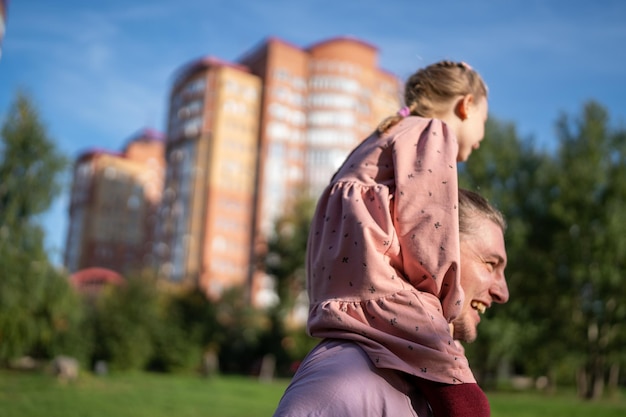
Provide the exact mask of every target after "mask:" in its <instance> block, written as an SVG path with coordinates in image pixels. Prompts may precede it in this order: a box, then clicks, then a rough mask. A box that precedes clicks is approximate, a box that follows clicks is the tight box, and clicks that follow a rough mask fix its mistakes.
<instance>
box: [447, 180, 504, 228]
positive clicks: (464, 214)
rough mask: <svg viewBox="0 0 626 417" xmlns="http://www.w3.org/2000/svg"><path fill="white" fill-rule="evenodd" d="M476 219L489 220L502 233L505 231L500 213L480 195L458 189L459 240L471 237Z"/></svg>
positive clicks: (502, 216)
mask: <svg viewBox="0 0 626 417" xmlns="http://www.w3.org/2000/svg"><path fill="white" fill-rule="evenodd" d="M476 218H483V219H487V220H491V221H492V222H494V223H495V224H497V225H498V226H499V227H500V229H502V233H504V232H505V231H506V227H507V224H506V219H505V218H504V215H503V214H502V212H500V211H499V210H498V209H496V208H495V207H494V206H492V205H491V204H490V203H489V201H487V199H486V198H484V197H483V196H481V195H480V194H477V193H475V192H473V191H469V190H466V189H463V188H459V233H460V235H461V240H463V236H472V235H474V234H475V233H476V230H475V227H476V226H477V224H476Z"/></svg>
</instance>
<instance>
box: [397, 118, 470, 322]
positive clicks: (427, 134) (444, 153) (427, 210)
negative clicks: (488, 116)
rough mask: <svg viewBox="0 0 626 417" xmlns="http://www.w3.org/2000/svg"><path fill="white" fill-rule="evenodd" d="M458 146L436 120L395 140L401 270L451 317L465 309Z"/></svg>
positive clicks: (442, 124)
mask: <svg viewBox="0 0 626 417" xmlns="http://www.w3.org/2000/svg"><path fill="white" fill-rule="evenodd" d="M457 153H458V144H457V141H456V137H455V136H454V134H452V133H451V132H449V131H448V129H447V126H446V125H445V124H444V123H443V122H441V121H439V120H437V119H432V120H431V121H430V122H429V123H427V124H426V125H417V126H416V127H415V128H413V129H408V130H406V131H404V132H402V134H400V135H399V136H398V137H397V138H396V140H395V143H394V155H393V158H394V161H395V164H394V165H395V170H396V172H395V178H396V188H395V190H394V203H393V206H392V207H393V216H394V222H395V227H396V231H397V235H398V239H399V243H400V247H401V248H402V253H401V257H400V262H401V265H399V269H400V270H401V271H402V272H403V273H404V275H405V278H406V279H407V280H408V281H409V282H410V283H411V284H412V285H413V286H414V287H415V288H416V289H418V290H419V291H422V292H425V293H430V294H433V295H434V296H436V297H437V298H438V299H439V300H440V302H441V305H442V308H443V311H442V314H443V315H444V317H445V318H446V319H447V320H448V321H450V320H452V319H453V318H454V317H456V316H457V315H458V313H459V312H460V309H461V304H462V299H463V290H462V289H461V286H460V279H459V273H458V272H459V271H458V269H459V258H460V252H459V251H460V250H459V245H460V244H459V220H458V179H457V175H458V174H457V162H456V158H457Z"/></svg>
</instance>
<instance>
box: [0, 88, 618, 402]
mask: <svg viewBox="0 0 626 417" xmlns="http://www.w3.org/2000/svg"><path fill="white" fill-rule="evenodd" d="M556 127H557V138H556V141H555V143H556V146H555V148H554V149H547V150H541V149H538V148H537V147H536V146H535V144H534V143H533V142H532V138H525V139H520V138H519V136H518V134H517V132H516V130H515V126H514V124H511V123H502V122H498V121H493V120H490V121H489V122H488V125H487V133H486V138H485V140H484V141H483V143H482V145H481V149H480V150H478V151H476V152H475V153H474V154H473V155H472V158H470V160H469V161H468V162H467V163H465V164H463V165H462V166H461V168H460V172H461V181H460V183H461V186H463V187H465V188H469V189H472V190H475V191H478V192H479V193H481V194H482V195H484V196H485V197H487V198H488V199H489V200H490V201H491V202H492V203H494V204H495V205H496V206H497V207H498V208H499V209H500V210H502V211H503V212H504V214H505V215H506V217H507V220H508V230H507V232H506V243H507V252H508V257H509V264H508V267H507V271H506V273H507V279H508V283H509V289H510V294H511V297H510V301H509V302H508V304H505V305H503V306H499V305H498V306H494V308H492V309H490V310H488V312H487V314H486V316H487V317H486V320H483V322H482V323H481V325H480V329H479V333H480V336H479V338H478V339H477V341H476V342H475V343H473V344H469V345H467V346H466V349H467V354H468V356H469V358H470V363H471V364H472V367H473V369H474V370H475V372H476V374H477V377H478V378H479V380H480V381H481V383H482V384H484V385H486V386H491V387H496V386H497V383H498V382H499V381H500V380H501V379H502V378H501V377H503V376H510V375H515V374H520V375H525V376H530V377H532V378H538V377H542V376H545V377H547V381H549V384H550V385H549V386H550V387H552V388H556V387H557V386H558V385H576V386H577V387H578V391H579V394H580V396H581V397H585V398H597V397H598V396H600V395H602V394H603V392H604V389H605V388H606V387H609V388H610V389H615V388H616V387H617V386H618V384H619V383H620V382H623V381H624V378H623V377H622V376H620V370H621V369H623V368H624V365H626V351H625V350H624V349H623V346H625V345H626V329H625V328H624V326H626V324H624V323H626V285H624V279H623V277H622V271H623V270H624V264H625V263H626V211H624V210H623V207H625V206H626V130H625V129H624V128H623V127H614V126H612V125H611V123H610V120H609V115H608V113H607V111H606V110H605V109H604V108H603V107H602V106H601V105H600V104H598V103H595V102H588V103H586V104H585V105H584V106H583V107H582V111H581V113H580V115H577V116H575V117H574V118H572V117H570V116H567V115H562V116H561V117H560V118H559V120H558V122H557V124H556ZM1 139H2V142H1V143H0V265H2V270H1V271H0V364H2V365H4V366H8V365H10V363H11V361H12V360H14V359H15V358H18V357H20V356H24V355H30V356H32V357H35V358H38V359H51V358H53V357H54V356H55V355H59V354H65V355H72V356H75V357H76V358H78V359H80V360H81V361H82V362H83V364H84V366H89V367H91V366H93V365H94V363H95V362H97V361H105V362H106V363H107V364H108V365H109V367H110V368H111V369H119V370H127V369H144V370H146V369H147V370H154V371H162V372H174V371H183V370H203V369H204V370H205V371H207V368H206V366H207V363H206V361H207V357H213V358H215V359H217V361H216V362H217V363H219V368H218V369H219V371H220V372H233V373H245V374H251V373H258V372H259V370H260V367H261V364H262V362H263V358H267V357H271V358H273V363H275V364H276V370H277V372H278V375H285V376H286V375H290V374H291V372H292V371H293V366H294V365H297V362H298V361H299V360H300V359H302V358H303V356H304V355H305V354H306V352H307V351H308V350H309V349H310V348H311V347H312V346H313V345H314V343H316V341H315V340H313V339H311V338H309V337H308V336H306V334H305V331H304V329H303V327H302V326H300V327H297V326H295V327H294V325H293V321H292V314H293V311H294V308H295V307H297V305H298V304H299V303H301V302H302V296H303V295H304V291H305V282H304V280H305V275H304V254H305V248H306V237H307V234H308V225H309V221H310V218H311V215H312V211H313V207H314V202H313V201H312V200H310V199H306V198H303V199H302V200H301V201H300V202H299V203H298V204H297V205H296V207H295V208H294V209H293V210H292V211H290V212H288V213H285V214H284V216H283V217H281V218H280V219H279V220H278V221H277V222H276V224H275V233H274V235H273V237H272V239H271V240H270V242H269V245H268V249H269V250H268V254H267V257H266V258H265V259H262V260H260V261H261V262H262V263H263V265H264V266H265V268H266V270H267V271H268V272H269V273H270V274H271V275H272V276H274V277H275V279H276V290H277V293H278V295H279V302H278V303H277V304H276V305H274V306H273V307H271V308H268V309H264V310H255V309H254V308H252V307H251V306H249V305H247V304H246V303H245V302H244V300H245V297H244V295H243V292H242V290H239V289H233V290H231V291H229V292H227V293H225V294H224V296H223V297H222V299H221V300H220V301H214V302H211V301H208V300H207V299H206V297H205V296H204V294H202V293H200V292H199V291H198V290H193V289H190V290H188V291H182V290H178V291H172V290H171V289H163V287H162V286H161V285H159V283H158V282H157V281H156V280H155V278H154V277H153V276H152V275H151V274H149V273H146V272H143V273H137V274H136V276H131V277H127V282H126V284H125V285H122V286H120V287H109V288H107V290H106V291H104V292H103V293H102V294H101V296H100V297H98V298H97V300H96V301H95V302H91V303H88V302H86V301H85V300H83V299H81V298H80V297H79V295H78V294H76V292H75V291H74V290H73V289H72V288H71V287H70V286H69V282H68V278H67V276H66V275H65V274H64V273H62V272H60V271H59V270H58V269H56V268H54V267H53V266H52V265H51V263H50V261H49V259H48V254H47V253H46V251H45V248H44V245H43V238H44V234H43V230H42V229H41V226H39V225H38V223H37V216H38V215H39V214H40V213H42V212H43V211H45V210H46V209H47V208H48V207H49V205H50V203H51V201H52V199H53V198H54V196H55V195H57V194H58V192H59V190H60V189H61V186H62V183H61V178H62V174H63V169H64V167H66V165H67V160H66V159H65V158H64V157H63V156H62V155H60V154H59V153H58V151H57V150H56V148H55V146H54V142H53V141H52V139H50V138H49V137H48V136H47V133H46V129H45V127H44V126H43V124H42V123H41V122H40V121H39V116H38V114H37V112H36V110H35V109H34V107H33V105H32V103H31V102H30V100H29V99H28V97H27V96H26V95H24V94H18V95H17V98H16V101H15V104H14V105H13V107H12V108H11V110H10V112H9V114H8V115H7V117H6V119H5V121H4V124H3V127H2V138H1ZM207 355H208V356H207ZM203 363H204V364H205V366H204V368H203V366H202V364H203Z"/></svg>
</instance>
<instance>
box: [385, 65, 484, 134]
mask: <svg viewBox="0 0 626 417" xmlns="http://www.w3.org/2000/svg"><path fill="white" fill-rule="evenodd" d="M467 94H473V95H475V96H477V97H479V96H485V97H486V96H487V86H486V85H485V83H484V81H483V80H482V78H481V77H480V75H479V74H478V73H477V72H476V71H475V70H474V69H473V68H472V67H471V66H469V65H468V64H467V63H465V62H455V61H449V60H443V61H439V62H437V63H434V64H432V65H429V66H427V67H425V68H421V69H419V70H417V71H416V72H415V73H414V74H412V75H411V76H410V77H409V78H408V79H407V81H406V83H405V86H404V102H405V103H406V105H407V107H408V108H409V110H410V114H411V115H414V116H421V117H428V118H432V117H437V116H438V115H440V114H442V113H444V112H445V111H446V110H447V109H448V108H449V106H450V103H451V101H452V100H454V98H455V97H458V96H464V95H467ZM402 118H403V117H402V116H401V115H398V114H396V115H393V116H389V117H387V118H386V119H384V120H383V121H382V122H381V123H380V124H379V125H378V127H377V129H376V130H377V131H378V133H379V134H383V133H384V132H386V131H387V130H388V129H390V128H391V127H392V126H394V125H395V124H397V123H398V122H399V121H400V120H402Z"/></svg>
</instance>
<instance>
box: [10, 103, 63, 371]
mask: <svg viewBox="0 0 626 417" xmlns="http://www.w3.org/2000/svg"><path fill="white" fill-rule="evenodd" d="M66 165H67V159H66V158H65V157H64V156H63V155H62V154H61V153H60V152H59V151H58V150H57V149H56V146H55V144H54V141H53V140H52V139H51V138H50V137H49V136H48V134H47V132H46V128H45V126H44V125H43V124H42V122H41V121H40V119H39V115H38V113H37V110H36V109H35V107H34V105H33V104H32V102H31V100H30V99H29V98H28V97H27V96H26V95H25V94H23V93H18V94H17V97H16V99H15V102H14V103H13V104H12V106H11V108H10V109H9V113H8V115H7V116H6V119H5V121H4V123H3V126H2V130H1V142H0V265H2V271H1V272H0V361H7V360H9V359H11V358H13V357H16V356H20V355H24V354H29V353H33V351H35V353H36V352H37V351H38V352H42V351H41V349H40V347H41V344H42V343H44V342H45V341H46V340H48V339H49V336H48V335H51V334H56V333H57V332H58V330H59V327H58V326H59V323H62V322H66V323H69V322H71V321H72V320H69V319H67V320H66V318H67V317H69V316H71V314H72V313H71V310H72V308H70V307H68V305H69V304H66V303H65V301H62V302H61V301H59V300H60V299H62V300H67V299H68V297H69V296H68V295H67V292H68V291H70V289H69V287H68V286H65V287H64V286H63V285H60V286H59V283H58V282H55V280H56V281H58V280H59V279H60V278H59V276H60V273H59V272H58V271H55V270H54V268H53V266H52V265H51V264H50V261H49V259H48V255H47V253H46V251H45V247H44V233H43V229H42V227H41V225H39V224H38V223H37V216H38V215H39V214H41V213H43V212H44V211H45V210H47V209H48V208H49V206H50V204H51V203H52V201H53V199H54V198H55V197H56V196H57V194H58V193H59V191H60V190H61V187H62V182H61V175H62V173H63V169H64V168H65V167H66ZM50 288H55V289H56V290H58V291H60V293H57V294H58V295H59V296H60V297H61V298H60V299H53V298H52V297H49V296H47V291H48V290H49V289H50ZM67 303H70V304H71V302H70V301H67ZM57 308H60V309H61V310H57ZM61 311H64V312H63V313H61ZM55 326H57V327H55ZM35 345H39V346H40V347H39V348H35ZM49 353H50V352H48V353H46V354H49Z"/></svg>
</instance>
